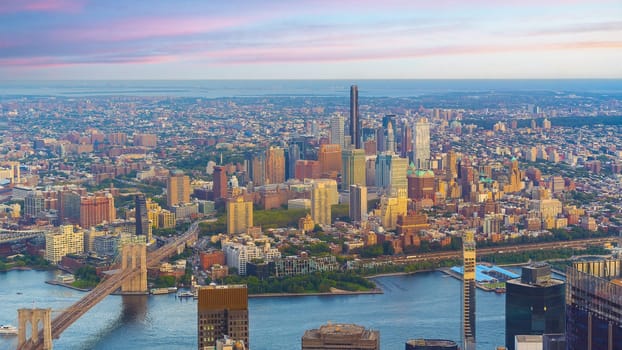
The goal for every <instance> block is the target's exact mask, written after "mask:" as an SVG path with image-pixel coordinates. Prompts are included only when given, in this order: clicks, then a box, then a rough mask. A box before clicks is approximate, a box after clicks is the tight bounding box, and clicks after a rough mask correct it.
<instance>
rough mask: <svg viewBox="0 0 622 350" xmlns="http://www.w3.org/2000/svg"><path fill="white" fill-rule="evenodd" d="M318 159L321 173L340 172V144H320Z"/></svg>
mask: <svg viewBox="0 0 622 350" xmlns="http://www.w3.org/2000/svg"><path fill="white" fill-rule="evenodd" d="M318 160H319V162H320V173H321V174H322V175H326V174H331V173H334V174H338V173H341V166H342V164H341V146H339V145H334V144H326V145H321V146H320V151H319V152H318Z"/></svg>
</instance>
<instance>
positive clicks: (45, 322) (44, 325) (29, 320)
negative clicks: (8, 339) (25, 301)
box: [17, 308, 52, 350]
mask: <svg viewBox="0 0 622 350" xmlns="http://www.w3.org/2000/svg"><path fill="white" fill-rule="evenodd" d="M17 319H18V329H17V332H18V333H17V348H18V349H23V348H38V347H39V346H40V345H41V344H40V342H41V341H42V342H43V348H42V349H43V350H52V309H49V308H48V309H18V310H17ZM39 323H41V330H39ZM29 326H30V339H26V335H27V334H26V333H27V331H28V327H29ZM41 335H43V339H41V338H40V336H41Z"/></svg>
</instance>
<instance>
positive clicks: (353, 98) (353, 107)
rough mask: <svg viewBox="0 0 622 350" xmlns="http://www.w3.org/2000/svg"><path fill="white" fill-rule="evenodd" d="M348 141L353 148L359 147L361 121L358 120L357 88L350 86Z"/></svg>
mask: <svg viewBox="0 0 622 350" xmlns="http://www.w3.org/2000/svg"><path fill="white" fill-rule="evenodd" d="M349 131H350V137H351V139H350V142H352V145H354V148H356V149H359V148H361V121H360V120H359V88H358V86H356V85H352V86H350V130H349Z"/></svg>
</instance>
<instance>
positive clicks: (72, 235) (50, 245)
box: [45, 225, 84, 264]
mask: <svg viewBox="0 0 622 350" xmlns="http://www.w3.org/2000/svg"><path fill="white" fill-rule="evenodd" d="M83 251H84V233H83V232H82V231H77V232H76V231H74V229H73V226H71V225H63V226H60V227H59V231H56V232H50V233H48V234H46V235H45V259H46V260H48V261H49V262H51V263H53V264H58V263H59V262H60V260H61V259H62V258H63V256H65V255H67V254H74V253H82V252H83Z"/></svg>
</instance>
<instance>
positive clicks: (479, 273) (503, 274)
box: [451, 265, 520, 283]
mask: <svg viewBox="0 0 622 350" xmlns="http://www.w3.org/2000/svg"><path fill="white" fill-rule="evenodd" d="M462 270H463V267H462V266H454V267H452V268H451V271H453V272H455V273H458V274H460V275H462V274H463V272H462ZM518 277H520V275H517V274H515V273H514V272H512V271H508V270H506V269H503V268H500V267H499V266H495V265H492V266H486V265H476V266H475V281H476V282H478V283H486V282H497V281H506V280H508V279H512V278H518Z"/></svg>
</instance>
